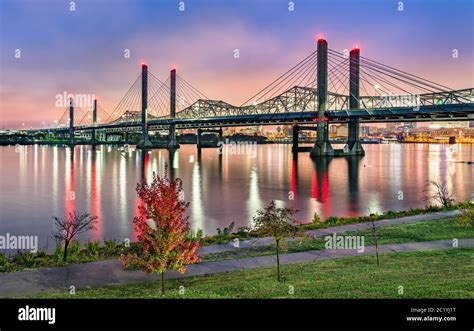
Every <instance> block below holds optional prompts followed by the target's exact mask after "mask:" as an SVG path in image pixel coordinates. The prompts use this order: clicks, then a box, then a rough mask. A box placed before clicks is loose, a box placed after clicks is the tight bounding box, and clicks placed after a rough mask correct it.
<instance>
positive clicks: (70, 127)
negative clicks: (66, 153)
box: [68, 98, 75, 146]
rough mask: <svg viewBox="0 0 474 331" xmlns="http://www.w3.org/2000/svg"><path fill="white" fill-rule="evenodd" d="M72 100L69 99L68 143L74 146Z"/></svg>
mask: <svg viewBox="0 0 474 331" xmlns="http://www.w3.org/2000/svg"><path fill="white" fill-rule="evenodd" d="M74 144H75V143H74V100H73V99H72V98H70V99H69V140H68V145H70V146H74Z"/></svg>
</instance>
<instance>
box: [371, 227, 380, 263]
mask: <svg viewBox="0 0 474 331" xmlns="http://www.w3.org/2000/svg"><path fill="white" fill-rule="evenodd" d="M371 223H372V235H373V236H374V241H375V256H376V257H377V267H378V266H380V264H379V237H378V235H377V230H378V227H377V226H376V225H375V221H374V220H373V219H372V220H371Z"/></svg>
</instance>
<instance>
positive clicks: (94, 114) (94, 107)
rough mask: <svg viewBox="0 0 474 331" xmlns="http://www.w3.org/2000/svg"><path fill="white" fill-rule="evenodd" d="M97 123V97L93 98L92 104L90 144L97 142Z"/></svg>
mask: <svg viewBox="0 0 474 331" xmlns="http://www.w3.org/2000/svg"><path fill="white" fill-rule="evenodd" d="M96 124H97V99H94V103H93V104H92V141H91V143H92V145H95V144H97V139H96V132H95V126H96Z"/></svg>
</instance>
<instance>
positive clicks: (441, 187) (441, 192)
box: [427, 181, 454, 207]
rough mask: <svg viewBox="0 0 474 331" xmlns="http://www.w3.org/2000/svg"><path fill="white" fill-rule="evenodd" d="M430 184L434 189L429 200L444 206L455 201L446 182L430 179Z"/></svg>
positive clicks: (450, 204) (448, 205)
mask: <svg viewBox="0 0 474 331" xmlns="http://www.w3.org/2000/svg"><path fill="white" fill-rule="evenodd" d="M429 185H430V186H432V187H433V189H432V190H431V191H430V192H429V195H428V198H427V200H434V201H436V202H438V203H439V204H441V205H442V206H443V207H451V206H452V205H453V202H454V198H453V195H452V194H451V193H450V192H449V189H448V186H447V184H446V182H444V183H443V182H440V181H439V182H436V181H430V182H429Z"/></svg>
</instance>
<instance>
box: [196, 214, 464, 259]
mask: <svg viewBox="0 0 474 331" xmlns="http://www.w3.org/2000/svg"><path fill="white" fill-rule="evenodd" d="M459 214H460V211H458V210H452V211H442V212H436V213H429V214H424V215H415V216H405V217H399V218H394V219H387V220H382V221H376V222H375V224H376V226H377V227H383V226H389V225H396V224H403V223H411V222H424V221H433V220H438V219H442V218H447V217H454V216H458V215H459ZM371 227H372V223H371V222H364V223H354V224H348V225H340V226H335V227H331V228H326V229H318V230H309V231H305V232H304V233H305V234H307V235H309V236H311V237H323V236H327V235H331V234H333V233H334V232H337V233H343V232H349V231H358V230H366V229H370V228H371ZM292 240H298V238H289V239H288V241H292ZM272 243H273V239H272V238H271V237H263V238H254V239H248V240H240V241H239V247H235V246H234V242H230V243H226V244H216V245H209V246H204V247H201V249H200V250H199V254H201V256H202V255H207V254H213V253H222V252H228V251H232V250H237V249H240V248H251V247H260V246H267V245H270V244H272Z"/></svg>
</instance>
